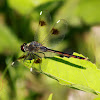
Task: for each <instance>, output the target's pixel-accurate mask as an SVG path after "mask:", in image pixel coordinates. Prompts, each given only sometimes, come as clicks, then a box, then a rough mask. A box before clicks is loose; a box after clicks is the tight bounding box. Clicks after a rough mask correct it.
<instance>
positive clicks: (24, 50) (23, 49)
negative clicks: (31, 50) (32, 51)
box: [21, 43, 26, 52]
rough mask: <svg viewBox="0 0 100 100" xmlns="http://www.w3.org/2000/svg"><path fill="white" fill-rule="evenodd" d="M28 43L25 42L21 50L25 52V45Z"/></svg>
mask: <svg viewBox="0 0 100 100" xmlns="http://www.w3.org/2000/svg"><path fill="white" fill-rule="evenodd" d="M25 45H26V43H24V44H23V45H21V50H22V51H23V52H25V49H24V46H25Z"/></svg>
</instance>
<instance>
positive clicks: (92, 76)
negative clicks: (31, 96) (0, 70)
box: [19, 53, 100, 94]
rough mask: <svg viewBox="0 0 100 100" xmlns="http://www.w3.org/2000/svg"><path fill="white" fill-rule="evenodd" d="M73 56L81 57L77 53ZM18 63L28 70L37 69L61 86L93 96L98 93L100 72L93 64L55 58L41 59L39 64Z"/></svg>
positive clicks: (74, 59)
mask: <svg viewBox="0 0 100 100" xmlns="http://www.w3.org/2000/svg"><path fill="white" fill-rule="evenodd" d="M74 55H77V56H82V55H79V54H77V53H74ZM19 61H20V62H22V63H23V64H24V65H25V66H27V67H28V68H31V67H32V68H33V69H37V71H39V72H41V73H44V74H45V75H47V76H49V77H51V78H53V79H55V80H57V81H58V82H59V83H60V84H62V85H67V86H69V87H72V88H75V89H79V90H83V91H88V92H92V93H95V94H97V93H99V92H100V88H99V83H100V80H99V77H100V71H99V70H98V69H97V68H96V65H95V64H93V63H91V62H90V61H88V60H81V59H76V58H66V57H64V58H61V57H57V56H55V57H50V58H43V60H42V63H40V64H37V63H34V60H31V61H30V60H27V61H24V62H23V60H19Z"/></svg>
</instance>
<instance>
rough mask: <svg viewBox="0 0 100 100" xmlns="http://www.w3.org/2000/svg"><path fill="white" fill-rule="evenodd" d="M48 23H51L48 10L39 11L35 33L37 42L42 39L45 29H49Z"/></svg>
mask: <svg viewBox="0 0 100 100" xmlns="http://www.w3.org/2000/svg"><path fill="white" fill-rule="evenodd" d="M50 23H51V16H50V13H49V12H48V11H41V12H40V18H39V23H38V28H37V32H36V33H35V40H36V41H38V42H39V43H41V42H42V41H43V40H44V38H45V36H46V34H47V31H48V30H50Z"/></svg>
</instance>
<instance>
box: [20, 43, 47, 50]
mask: <svg viewBox="0 0 100 100" xmlns="http://www.w3.org/2000/svg"><path fill="white" fill-rule="evenodd" d="M21 50H22V51H23V52H26V51H27V52H46V50H47V48H46V47H44V46H42V45H41V44H40V43H38V42H36V41H32V42H30V43H28V44H26V43H24V44H23V45H21Z"/></svg>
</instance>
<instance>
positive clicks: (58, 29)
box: [18, 11, 87, 63]
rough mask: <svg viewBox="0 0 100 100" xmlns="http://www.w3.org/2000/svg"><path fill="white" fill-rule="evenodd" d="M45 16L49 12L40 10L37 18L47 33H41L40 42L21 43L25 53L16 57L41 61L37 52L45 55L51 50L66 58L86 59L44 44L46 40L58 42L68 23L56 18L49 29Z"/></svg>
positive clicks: (63, 34) (61, 38) (36, 61)
mask: <svg viewBox="0 0 100 100" xmlns="http://www.w3.org/2000/svg"><path fill="white" fill-rule="evenodd" d="M46 17H47V18H48V17H49V13H48V12H47V11H41V12H40V20H39V28H41V29H42V28H44V27H47V31H49V32H48V34H46V35H45V36H44V34H43V35H41V36H42V37H44V39H43V38H42V41H40V42H37V41H32V42H30V43H24V44H23V45H21V50H22V51H23V52H27V54H26V55H24V56H21V57H19V58H18V59H23V58H24V60H26V59H30V60H32V59H34V63H41V62H42V57H41V56H40V55H38V54H43V55H44V57H45V56H46V55H45V53H46V52H51V53H56V54H59V55H62V56H64V57H68V58H69V57H74V58H78V59H82V60H87V58H84V57H80V56H75V55H72V54H68V53H64V52H60V51H56V50H53V49H50V48H48V47H47V46H46V42H47V41H48V40H50V41H52V44H53V45H57V44H59V43H60V42H61V41H62V40H63V38H64V36H65V34H66V33H67V31H68V24H67V22H66V20H64V19H61V20H58V21H57V22H56V24H55V25H54V26H53V28H51V29H50V30H49V28H48V27H49V19H50V18H48V19H47V18H46ZM39 36H40V34H39V32H37V33H36V37H35V39H38V37H39Z"/></svg>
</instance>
